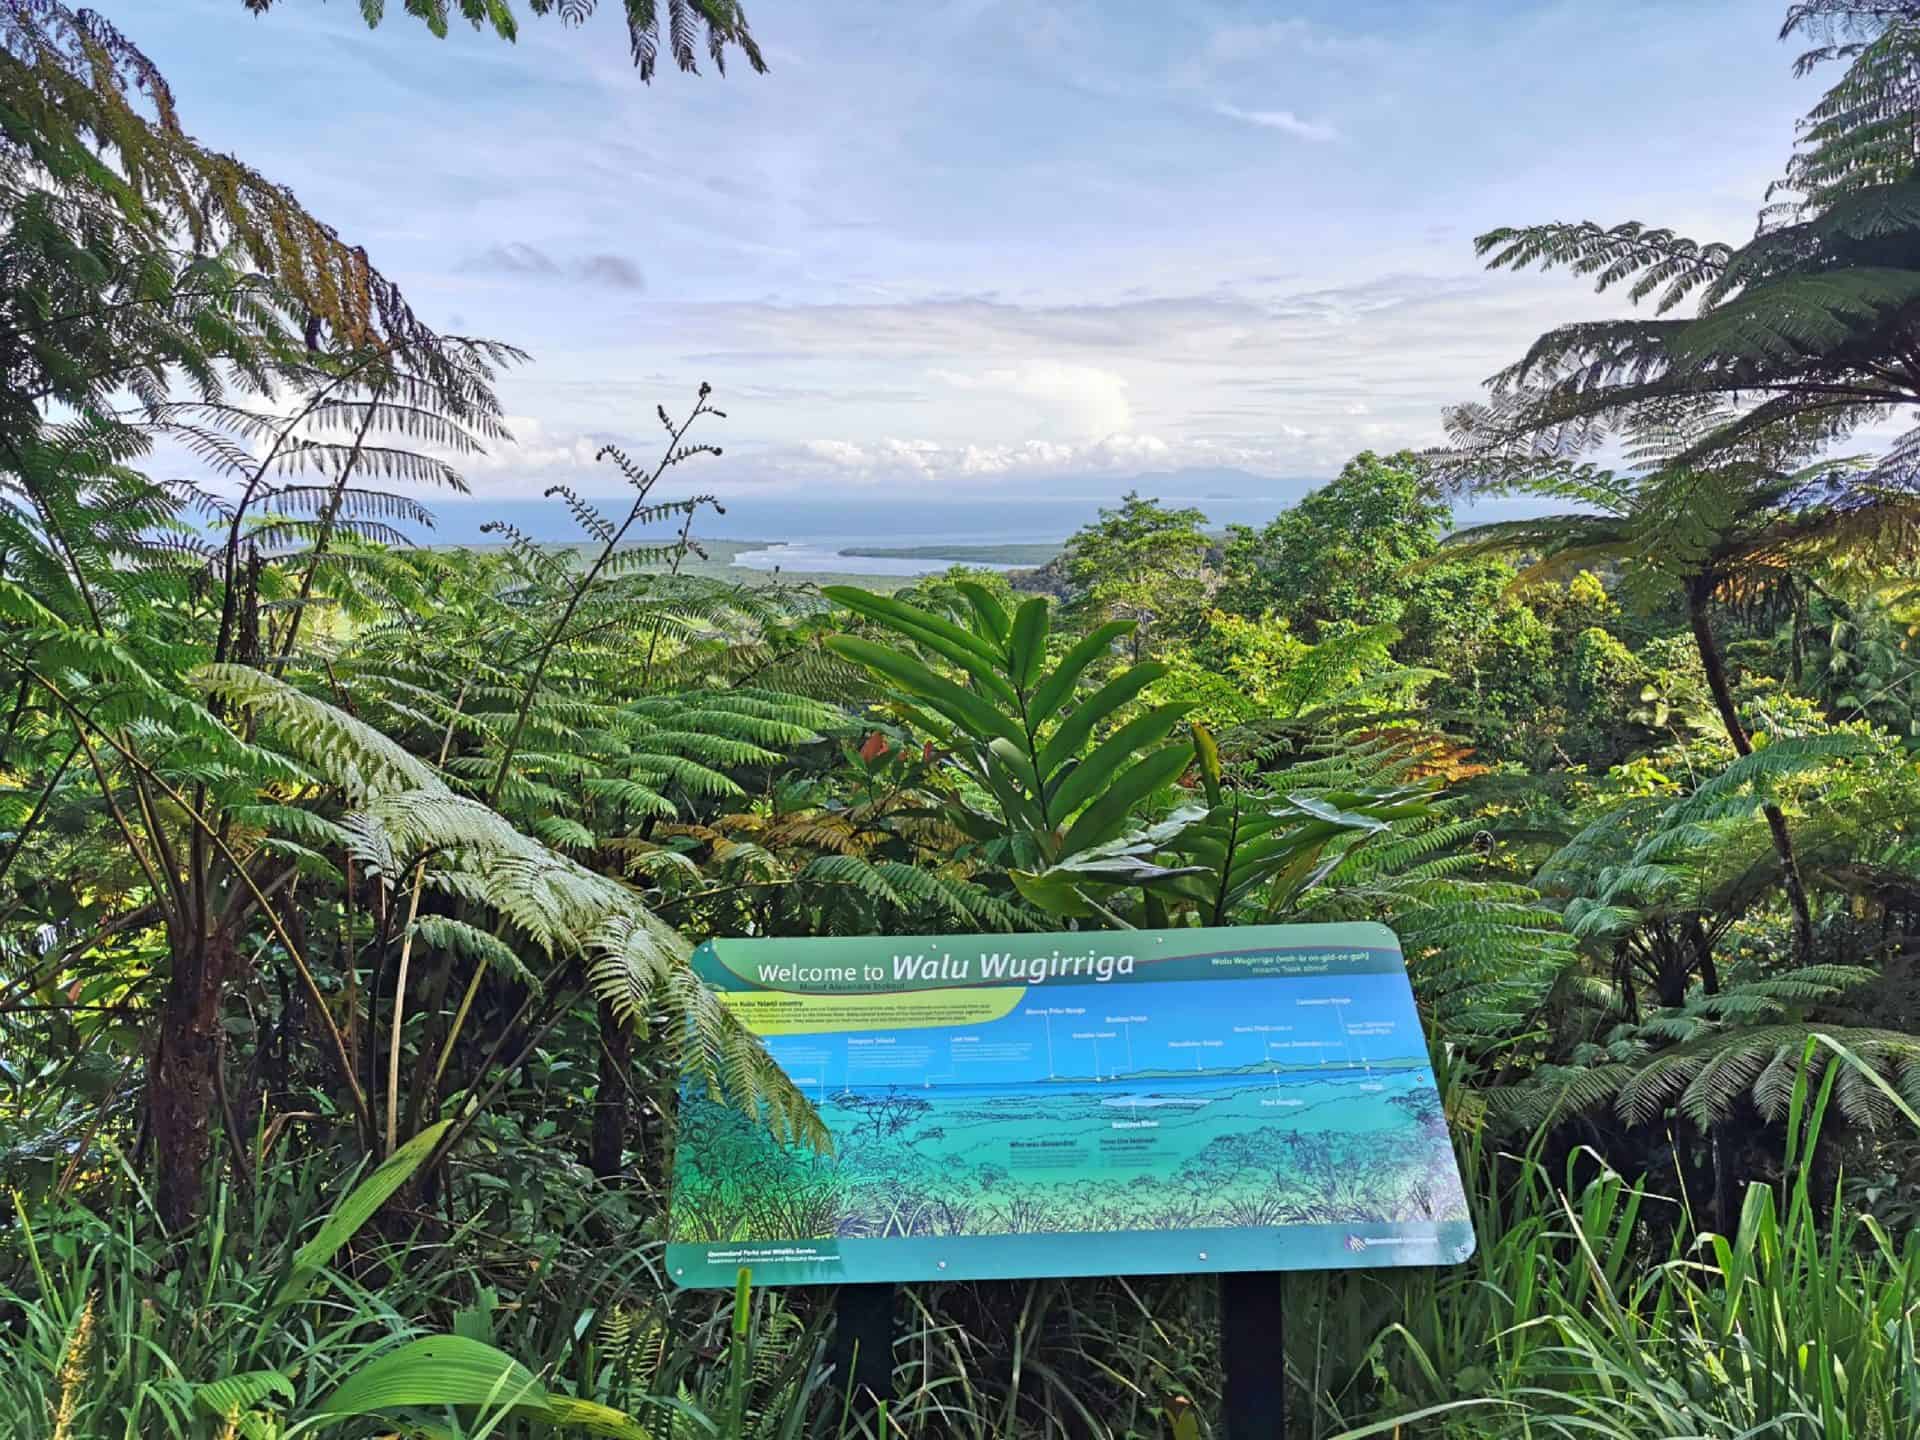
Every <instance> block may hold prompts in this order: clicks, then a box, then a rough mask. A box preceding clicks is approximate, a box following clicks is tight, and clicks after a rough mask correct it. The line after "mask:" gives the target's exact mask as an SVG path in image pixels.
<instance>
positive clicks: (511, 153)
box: [96, 0, 1818, 533]
mask: <svg viewBox="0 0 1920 1440" xmlns="http://www.w3.org/2000/svg"><path fill="white" fill-rule="evenodd" d="M96 3H100V0H96ZM101 8H102V9H104V10H105V12H106V13H107V14H108V15H109V16H110V18H112V19H114V20H115V21H116V22H117V23H119V24H120V25H121V26H122V27H123V28H124V29H125V30H127V32H128V33H129V34H130V35H132V36H133V38H134V39H136V40H137V41H138V42H139V43H141V44H142V45H143V46H144V47H145V48H146V49H147V50H148V52H149V53H150V54H151V55H153V57H154V58H155V59H156V60H157V61H159V63H160V65H161V67H162V69H163V70H164V71H165V72H166V73H167V75H168V76H169V78H170V79H171V80H172V82H173V85H174V88H175V91H176V94H177V97H178V100H179V103H180V110H181V114H182V116H183V119H184V121H185V123H186V124H187V126H188V128H189V129H190V130H191V131H192V132H193V133H195V134H196V135H197V136H199V137H200V138H201V139H202V140H205V141H207V142H210V143H212V144H215V145H218V146H220V147H222V148H226V149H230V150H232V151H234V152H235V153H237V154H239V155H240V156H241V157H242V158H244V159H246V160H248V161H249V162H250V163H252V164H254V165H255V166H256V167H257V168H259V169H261V170H262V171H264V172H265V173H267V174H268V175H270V176H272V177H274V178H275V179H278V180H282V181H284V182H286V183H288V184H290V185H292V186H293V187H294V189H295V190H296V191H297V192H298V193H299V194H300V196H301V197H302V199H303V200H304V201H305V202H306V203H307V204H308V206H309V207H310V208H311V209H313V210H314V211H316V212H317V213H318V214H320V215H321V216H323V217H324V218H326V219H328V220H329V221H330V222H332V223H333V224H334V225H336V226H337V227H338V228H339V229H340V230H341V231H342V232H343V233H344V234H345V235H347V236H348V237H349V238H351V239H353V240H356V241H358V242H361V243H364V244H365V245H367V247H368V248H369V249H370V251H371V252H372V254H373V256H374V258H375V261H376V263H378V264H379V265H380V266H381V267H382V268H383V269H384V270H385V271H386V272H387V273H388V274H389V275H390V276H392V277H393V278H395V279H397V280H398V281H399V282H400V283H401V284H402V286H403V288H404V289H405V290H406V291H407V292H408V294H409V295H410V297H411V299H412V300H413V302H414V304H415V307H416V309H418V310H419V311H421V313H422V314H423V315H424V316H425V317H426V318H427V319H429V321H431V322H432V323H435V324H437V325H439V326H441V327H442V328H445V329H449V330H454V331H459V332H463V333H470V334H484V335H489V336H494V337H497V338H500V339H504V340H508V341H511V342H513V343H515V344H518V345H521V346H522V347H524V348H526V349H527V350H529V351H531V352H532V353H533V356H534V361H533V363H532V364H530V365H528V366H527V367H525V368H524V369H522V370H519V371H517V372H516V373H514V374H513V375H512V376H511V377H509V379H508V380H507V381H506V383H505V385H504V388H503V396H504V399H505V402H506V405H507V408H508V410H509V412H510V413H511V414H512V416H513V417H514V428H515V431H516V434H517V437H518V443H517V445H516V446H514V447H510V448H506V449H503V450H501V451H500V452H499V453H497V454H495V455H493V456H491V457H489V458H488V459H486V460H485V461H483V462H482V463H480V464H479V465H477V466H474V467H472V468H471V469H470V472H469V479H470V481H471V482H472V484H473V485H474V488H475V490H476V492H478V493H479V494H481V495H482V496H486V497H493V498H506V497H516V498H526V497H531V496H535V495H537V494H538V493H539V491H540V490H541V488H542V487H544V486H545V485H546V484H549V483H552V482H554V481H556V480H563V481H566V482H568V483H571V484H574V485H576V486H577V487H579V488H582V489H585V490H588V491H589V492H601V493H611V492H613V491H615V490H617V489H618V481H617V477H614V476H613V475H612V473H611V472H610V471H608V470H606V469H605V468H604V467H596V466H595V465H594V464H593V463H592V455H593V452H594V450H595V449H597V448H598V446H599V445H600V444H601V443H602V442H603V441H606V440H610V439H611V440H616V441H623V442H631V443H633V444H634V445H635V446H636V447H644V448H646V449H648V450H650V449H651V447H652V445H653V443H654V440H655V439H656V438H657V436H658V433H659V432H658V428H657V422H655V421H654V420H653V418H652V416H653V410H654V406H655V404H656V403H657V402H661V401H665V402H666V403H667V404H668V407H669V408H670V409H677V408H679V407H680V406H681V405H682V404H684V403H685V402H686V401H687V400H688V399H689V398H690V397H691V393H692V391H693V389H694V387H695V385H697V384H698V382H699V381H701V380H703V379H704V380H708V381H711V382H712V383H713V384H714V386H715V387H716V390H717V392H718V394H717V399H718V402H719V403H721V404H722V405H723V406H724V407H725V408H727V410H728V411H729V414H730V418H729V419H728V421H727V422H725V424H724V425H723V426H721V427H719V430H718V433H716V434H715V435H714V436H713V437H711V438H715V439H717V440H719V441H720V442H721V443H723V444H724V445H725V446H726V448H727V454H726V456H725V457H723V458H722V459H721V460H719V461H711V462H709V463H708V464H707V465H706V466H705V468H703V469H702V470H701V471H700V472H699V473H698V474H697V475H694V474H692V473H691V472H683V473H684V474H687V475H688V478H689V479H690V480H697V481H698V482H699V483H700V484H701V486H702V487H703V488H714V489H718V490H720V491H721V492H723V493H724V494H726V495H727V496H728V497H729V499H730V502H731V503H732V504H733V505H734V506H735V513H736V514H744V515H746V516H747V517H748V518H747V519H745V520H744V521H743V522H742V523H741V526H740V528H741V531H742V533H752V532H753V529H754V527H753V523H752V519H751V515H752V504H753V501H754V499H755V497H762V498H764V499H765V500H766V501H767V502H768V503H769V504H770V505H774V504H786V505H791V504H793V503H795V502H796V501H798V500H806V501H808V502H812V501H819V502H821V503H828V502H831V503H835V504H846V503H849V502H852V503H859V502H860V501H861V500H862V499H863V498H865V499H870V500H872V501H873V502H874V503H887V504H896V505H897V504H904V503H911V502H914V501H916V500H919V499H925V500H928V501H932V500H939V501H943V502H953V501H956V500H964V501H968V502H978V503H979V504H981V505H983V506H993V505H996V504H1001V503H1006V502H1010V501H1012V500H1015V499H1019V498H1025V497H1031V496H1034V495H1038V494H1045V495H1050V496H1072V495H1083V494H1084V495H1087V496H1097V497H1100V498H1111V497H1113V496H1115V495H1117V494H1118V493H1119V491H1120V490H1121V489H1124V488H1125V487H1126V485H1127V484H1130V483H1132V481H1133V477H1135V476H1136V475H1139V474H1141V473H1142V472H1146V473H1149V474H1153V473H1158V472H1167V471H1174V470H1186V469H1193V470H1198V471H1206V472H1222V471H1226V470H1232V471H1235V472H1245V474H1247V475H1251V476H1253V477H1256V478H1255V479H1254V480H1252V481H1247V480H1245V479H1244V478H1236V479H1233V480H1231V481H1225V480H1222V481H1216V482H1212V483H1217V484H1224V485H1228V486H1229V487H1230V488H1231V487H1239V489H1240V491H1241V492H1243V493H1259V490H1260V485H1261V484H1263V483H1266V482H1268V481H1271V482H1273V493H1274V494H1276V495H1280V494H1283V493H1285V494H1297V493H1298V486H1297V484H1295V485H1294V486H1292V487H1291V489H1289V487H1288V486H1287V485H1286V484H1285V483H1284V482H1286V481H1295V482H1297V481H1298V480H1299V479H1300V478H1301V477H1324V476H1326V475H1329V474H1331V473H1332V471H1333V470H1334V469H1336V468H1337V467H1338V465H1339V463H1340V461H1341V460H1342V459H1344V458H1345V457H1346V456H1348V455H1350V454H1352V453H1353V452H1355V451H1357V450H1360V449H1363V448H1376V449H1391V448H1397V447H1398V446H1401V445H1424V444H1431V443H1434V442H1435V441H1437V440H1438V439H1439V438H1440V428H1439V427H1440V407H1441V406H1442V405H1444V404H1446V403H1448V402H1451V401H1456V400H1462V399H1469V398H1472V397H1473V396H1474V395H1475V393H1476V391H1477V386H1478V384H1479V382H1480V380H1481V379H1482V378H1484V376H1486V375H1487V374H1488V373H1489V372H1491V371H1492V370H1494V369H1496V368H1498V367H1499V366H1500V365H1502V364H1504V363H1505V362H1506V361H1508V360H1510V359H1511V358H1513V357H1514V356H1515V354H1517V353H1518V351H1519V349H1520V348H1521V347H1522V346H1524V345H1525V343H1526V342H1527V341H1528V340H1530V339H1531V338H1532V337H1533V336H1534V335H1535V334H1536V333H1538V332H1539V331H1540V330H1541V329H1543V328H1545V327H1546V326H1548V325H1550V324H1552V323H1556V322H1560V321H1564V320H1571V319H1576V318H1581V317H1588V316H1595V315H1600V314H1607V313H1614V312H1615V311H1616V310H1617V309H1618V302H1616V301H1614V300H1612V299H1611V298H1601V297H1596V296H1594V295H1593V294H1592V293H1591V290H1590V288H1589V287H1588V285H1587V284H1586V283H1585V282H1582V281H1579V280H1575V279H1571V278H1569V277H1566V276H1564V275H1552V276H1548V277H1544V278H1542V277H1518V276H1510V275H1489V274H1487V273H1485V272H1484V271H1482V270H1481V269H1480V267H1479V265H1478V264H1477V262H1476V261H1475V260H1474V258H1473V255H1472V250H1471V238H1472V236H1473V235H1474V234H1476V233H1478V232H1479V231H1481V230H1484V229H1486V228H1488V227H1490V226H1493V225H1496V224H1502V223H1520V222H1526V221H1534V220H1547V219H1584V218H1591V219H1596V220H1602V221H1606V222H1608V223H1612V222H1614V221H1619V220H1626V219H1642V220H1646V221H1649V222H1654V223H1661V224H1667V225H1671V226H1673V227H1674V228H1676V229H1678V230H1680V231H1682V232H1683V233H1687V234H1691V235H1694V236H1695V237H1697V238H1700V239H1712V238H1720V239H1731V240H1738V239H1740V238H1742V237H1744V236H1745V235H1747V234H1749V233H1750V232H1751V229H1752V226H1753V220H1754V214H1755V211H1756V209H1757V207H1758V205H1759V203H1760V200H1761V196H1762V192H1763V191H1764V189H1765V186H1766V184H1767V182H1768V181H1769V180H1770V179H1772V178H1773V177H1774V176H1775V175H1776V174H1777V173H1778V171H1779V168H1780V165H1781V163H1782V161H1783V160H1784V158H1785V156H1786V154H1787V151H1788V148H1789V146H1790V144H1791V141H1792V135H1793V122H1794V120H1795V118H1796V117H1797V116H1798V115H1799V114H1801V113H1802V112H1803V111H1804V110H1805V109H1806V108H1807V107H1808V106H1809V105H1810V104H1811V103H1812V101H1813V100H1814V98H1815V95H1816V93H1817V89H1818V85H1817V82H1816V81H1812V80H1805V81H1795V80H1793V79H1792V78H1791V76H1790V74H1789V63H1790V60H1791V53H1792V52H1791V49H1790V47H1788V46H1785V45H1782V44H1780V43H1779V42H1777V41H1776V40H1775V38H1774V36H1775V32H1776V30H1777V28H1778V24H1779V19H1780V12H1781V6H1780V4H1778V3H1777V0H1770V3H1756V0H1747V3H1707V0H1699V3H1694V0H1660V3H1652V4H1639V3H1632V0H1611V3H1606V4H1594V3H1590V0H1587V3H1554V4H1534V3H1521V0H1501V3H1448V4H1440V3H1427V0H1393V3H1359V4H1353V3H1349V4H1328V5H1317V4H1315V5H1291V4H1272V5H1269V4H1255V3H1237V4H1236V3H1199V0H1182V3H1180V4H1174V5H1169V4H1157V5H1145V4H1131V3H1121V0H1101V3H1084V4H1072V3H1059V0H992V3H989V0H962V3H936V0H925V3H916V4H912V5H900V4H887V5H881V4H876V3H842V0H809V3H807V4H804V5H801V4H794V3H791V0H789V3H784V4H782V3H775V0H760V3H758V4H756V5H753V6H751V7H750V11H749V13H750V14H751V15H752V17H753V21H754V30H755V33H756V35H757V36H758V37H759V38H760V41H761V44H762V46H763V48H764V49H765V51H766V54H767V57H768V59H769V61H770V63H771V66H772V70H771V73H770V74H767V75H763V76H757V75H753V74H751V73H750V72H748V71H746V70H745V69H744V68H743V67H742V68H738V69H737V70H732V73H729V75H728V76H727V77H726V78H725V79H720V78H717V77H715V76H712V75H702V76H700V77H699V78H695V77H691V76H682V75H679V74H672V73H668V74H663V75H661V76H660V77H659V78H658V79H656V81H655V82H654V83H653V85H651V86H650V87H649V86H644V85H642V84H641V83H640V82H639V80H638V78H637V77H636V76H635V74H634V73H633V71H632V70H631V68H630V67H629V65H628V64H627V61H626V56H625V52H624V44H623V36H622V35H621V33H620V25H619V20H618V15H617V11H618V9H619V6H618V4H617V3H616V0H602V5H601V9H602V11H603V12H605V13H603V14H600V15H598V16H596V17H595V19H594V20H593V21H592V22H591V23H590V24H589V25H588V26H587V27H586V28H585V31H584V33H583V32H581V31H574V30H564V29H562V28H561V27H560V26H559V25H558V24H556V23H554V22H553V21H552V20H551V19H548V20H545V21H532V20H528V21H527V23H525V25H524V26H523V29H522V34H521V39H520V41H519V43H518V44H517V45H512V46H509V45H507V44H504V43H502V42H500V41H499V40H497V39H495V38H493V37H492V36H491V35H477V34H474V33H472V32H469V31H467V30H466V29H465V28H464V27H461V28H459V29H457V30H456V32H455V33H454V34H453V35H452V36H451V37H449V38H448V39H447V40H445V41H435V40H434V39H433V38H432V37H431V36H430V35H428V34H427V32H426V31H425V30H424V29H423V28H422V27H421V26H419V25H418V24H417V23H415V22H412V21H411V20H408V19H406V18H405V17H404V16H398V15H396V16H395V17H394V18H390V19H389V20H388V21H387V22H386V23H385V24H384V25H382V26H381V28H379V29H378V30H376V31H372V32H369V31H368V30H367V29H366V27H365V26H364V24H363V23H362V22H361V21H360V18H359V14H358V6H357V5H356V4H354V3H351V0H331V3H322V0H279V3H278V5H277V6H276V8H275V9H274V11H273V12H272V13H271V14H270V15H268V16H267V17H265V18H255V17H252V16H250V15H248V14H247V13H246V12H245V11H244V10H243V9H242V7H241V5H240V3H239V0H166V3H165V4H161V3H157V0H104V3H101ZM388 8H389V10H391V11H395V12H397V11H399V9H400V6H399V4H398V3H397V0H395V3H390V4H389V6H388ZM517 8H520V9H522V10H524V8H525V6H524V4H522V5H520V6H518V7H517ZM731 69H732V67H730V70H731ZM1249 485H1251V486H1252V490H1250V491H1249V490H1247V489H1246V487H1247V486H1249ZM1176 488H1177V487H1176Z"/></svg>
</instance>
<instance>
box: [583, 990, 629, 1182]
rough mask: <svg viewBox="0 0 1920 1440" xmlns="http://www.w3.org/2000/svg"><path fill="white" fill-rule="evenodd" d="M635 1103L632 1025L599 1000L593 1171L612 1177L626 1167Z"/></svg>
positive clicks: (590, 1160)
mask: <svg viewBox="0 0 1920 1440" xmlns="http://www.w3.org/2000/svg"><path fill="white" fill-rule="evenodd" d="M632 1105H633V1027H632V1026H631V1025H629V1024H627V1023H625V1022H624V1021H622V1020H621V1019H620V1017H619V1016H617V1015H615V1014H614V1013H613V1007H612V1006H611V1005H609V1004H607V1003H606V1002H605V1001H604V1000H603V1001H601V1002H600V1084H599V1086H598V1088H597V1089H596V1090H595V1092H594V1097H593V1153H592V1155H591V1156H590V1157H589V1163H590V1164H591V1165H592V1168H593V1173H594V1174H595V1175H598V1176H599V1177H600V1178H601V1179H602V1180H611V1179H613V1178H614V1177H615V1176H617V1175H618V1174H620V1172H621V1171H622V1170H623V1169H624V1168H625V1161H626V1153H627V1117H628V1113H629V1111H630V1110H631V1109H632Z"/></svg>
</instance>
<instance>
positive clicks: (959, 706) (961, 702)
mask: <svg viewBox="0 0 1920 1440" xmlns="http://www.w3.org/2000/svg"><path fill="white" fill-rule="evenodd" d="M827 648H828V649H829V650H831V651H833V652H834V654H836V655H838V656H840V657H841V658H842V659H845V660H851V661H852V662H853V663H854V664H856V665H861V666H864V667H865V668H867V669H869V670H872V671H874V672H876V673H877V674H880V675H883V676H885V677H886V678H887V679H889V680H891V681H893V682H894V684H896V685H899V686H900V687H901V688H903V689H905V690H907V691H909V692H911V693H912V694H914V695H917V696H919V697H920V699H922V700H924V701H926V703H927V704H929V705H931V706H932V707H933V708H934V709H935V710H938V711H939V712H940V713H941V714H942V715H944V716H946V717H947V719H949V720H950V721H952V722H953V723H954V724H955V725H957V726H959V727H960V728H961V729H962V730H963V731H965V732H967V733H968V734H969V735H971V736H973V737H974V738H975V739H976V740H978V741H979V742H981V743H982V744H985V743H986V742H987V741H989V740H991V739H992V738H993V737H994V736H996V735H1001V736H1005V737H1006V738H1007V739H1009V740H1011V741H1013V743H1014V744H1016V745H1022V746H1024V745H1025V744H1026V738H1027V737H1026V736H1025V734H1024V733H1022V731H1021V729H1020V727H1019V725H1017V724H1016V723H1015V722H1014V721H1013V720H1012V719H1011V718H1010V717H1009V716H1007V715H1006V714H1005V713H1004V712H1002V711H1000V710H996V709H995V708H994V707H993V706H992V705H989V704H988V703H987V702H986V701H985V700H983V699H982V698H981V697H980V696H978V695H975V694H974V693H973V692H972V691H970V690H966V689H963V688H962V687H961V686H958V685H956V684H954V683H953V682H952V681H951V680H948V679H946V678H945V677H944V676H940V675H936V674H934V673H933V672H932V671H931V670H929V669H928V668H927V667H926V666H924V665H922V664H921V663H920V662H919V661H918V660H915V659H913V658H912V657H911V656H909V655H904V654H902V653H901V652H900V651H898V650H893V649H889V648H888V647H887V646H885V645H876V644H874V643H873V642H872V641H871V640H861V639H859V638H858V637H856V636H852V635H835V636H833V637H832V638H831V639H829V640H828V641H827Z"/></svg>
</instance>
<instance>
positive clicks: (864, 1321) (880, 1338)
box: [827, 1285, 900, 1411]
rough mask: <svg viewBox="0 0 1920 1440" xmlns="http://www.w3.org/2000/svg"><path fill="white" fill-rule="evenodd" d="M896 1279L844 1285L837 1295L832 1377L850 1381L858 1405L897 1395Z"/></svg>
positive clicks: (842, 1382)
mask: <svg viewBox="0 0 1920 1440" xmlns="http://www.w3.org/2000/svg"><path fill="white" fill-rule="evenodd" d="M899 1289H900V1287H899V1286H898V1285H842V1286H841V1287H840V1289H839V1290H838V1291H837V1292H836V1293H835V1295H834V1299H833V1314H834V1322H833V1345H832V1348H831V1349H829V1350H828V1352H827V1355H828V1359H829V1361H830V1362H831V1363H832V1365H833V1374H834V1380H835V1382H836V1383H837V1384H839V1385H840V1386H841V1387H843V1388H845V1387H847V1386H851V1387H852V1389H851V1392H850V1395H851V1399H852V1402H853V1405H854V1408H855V1409H857V1410H861V1411H869V1410H872V1409H875V1408H876V1407H877V1405H878V1403H879V1402H880V1401H883V1400H886V1401H891V1400H892V1399H893V1398H894V1397H893V1301H894V1297H895V1295H896V1294H897V1293H898V1291H899Z"/></svg>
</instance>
